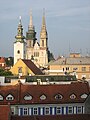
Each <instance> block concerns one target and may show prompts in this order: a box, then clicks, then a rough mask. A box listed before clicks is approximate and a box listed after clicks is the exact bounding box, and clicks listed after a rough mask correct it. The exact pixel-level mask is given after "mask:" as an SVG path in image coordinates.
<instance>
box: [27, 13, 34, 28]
mask: <svg viewBox="0 0 90 120" xmlns="http://www.w3.org/2000/svg"><path fill="white" fill-rule="evenodd" d="M28 29H29V30H34V25H33V19H32V11H30V22H29V27H28Z"/></svg>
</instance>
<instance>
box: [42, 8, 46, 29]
mask: <svg viewBox="0 0 90 120" xmlns="http://www.w3.org/2000/svg"><path fill="white" fill-rule="evenodd" d="M42 27H46V23H45V8H43V18H42Z"/></svg>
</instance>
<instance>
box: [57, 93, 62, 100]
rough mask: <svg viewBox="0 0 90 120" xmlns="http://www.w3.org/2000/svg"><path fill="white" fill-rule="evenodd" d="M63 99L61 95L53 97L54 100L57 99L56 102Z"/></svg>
mask: <svg viewBox="0 0 90 120" xmlns="http://www.w3.org/2000/svg"><path fill="white" fill-rule="evenodd" d="M62 98H63V96H62V95H61V94H57V95H56V96H55V99H57V100H60V99H62Z"/></svg>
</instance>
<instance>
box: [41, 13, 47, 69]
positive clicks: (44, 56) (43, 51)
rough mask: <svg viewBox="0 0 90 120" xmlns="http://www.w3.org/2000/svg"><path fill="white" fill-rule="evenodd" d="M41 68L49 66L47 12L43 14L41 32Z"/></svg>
mask: <svg viewBox="0 0 90 120" xmlns="http://www.w3.org/2000/svg"><path fill="white" fill-rule="evenodd" d="M40 52H41V53H40V66H42V67H45V65H46V64H48V34H47V29H46V22H45V12H43V17H42V26H41V32H40Z"/></svg>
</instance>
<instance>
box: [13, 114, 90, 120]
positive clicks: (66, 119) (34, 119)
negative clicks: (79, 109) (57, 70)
mask: <svg viewBox="0 0 90 120" xmlns="http://www.w3.org/2000/svg"><path fill="white" fill-rule="evenodd" d="M11 120H90V114H78V115H57V116H55V115H52V116H48V115H46V116H12V117H11Z"/></svg>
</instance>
